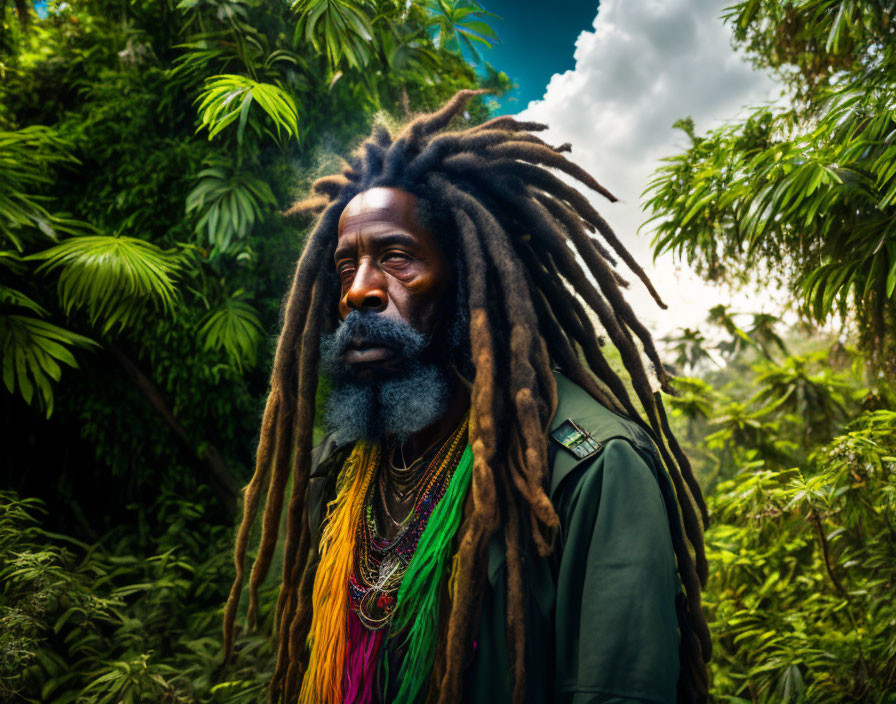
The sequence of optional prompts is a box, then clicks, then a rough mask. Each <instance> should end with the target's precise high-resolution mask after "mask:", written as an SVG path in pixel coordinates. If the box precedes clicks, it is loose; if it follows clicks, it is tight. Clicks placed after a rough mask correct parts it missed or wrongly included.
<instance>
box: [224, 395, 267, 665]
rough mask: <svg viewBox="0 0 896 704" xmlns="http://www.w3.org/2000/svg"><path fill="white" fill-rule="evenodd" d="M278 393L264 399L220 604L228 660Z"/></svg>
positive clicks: (263, 477)
mask: <svg viewBox="0 0 896 704" xmlns="http://www.w3.org/2000/svg"><path fill="white" fill-rule="evenodd" d="M279 401H280V397H279V394H278V393H276V392H271V394H270V395H269V396H268V400H267V402H266V403H265V409H264V416H263V417H262V421H261V435H260V438H259V441H258V449H257V451H256V464H255V474H253V475H252V479H251V480H250V481H249V484H248V486H247V487H246V488H245V490H244V491H243V517H242V520H241V521H240V526H239V528H238V529H237V534H236V541H235V542H236V545H235V547H234V555H233V561H234V565H235V567H236V576H235V577H234V580H233V584H232V585H231V587H230V594H229V596H228V597H227V603H226V604H225V605H224V659H225V660H228V659H229V658H230V656H231V654H232V653H233V640H234V626H235V622H236V611H237V607H238V606H239V602H240V594H241V592H242V590H243V576H244V574H245V569H246V552H247V550H248V548H249V533H250V531H251V529H252V522H253V521H254V520H255V515H256V513H257V512H258V504H259V502H260V500H261V488H262V486H263V484H264V483H265V481H266V479H267V475H268V474H269V470H270V460H271V452H272V448H271V429H272V426H273V425H274V423H275V422H276V417H277V416H278V415H279V412H280V403H279Z"/></svg>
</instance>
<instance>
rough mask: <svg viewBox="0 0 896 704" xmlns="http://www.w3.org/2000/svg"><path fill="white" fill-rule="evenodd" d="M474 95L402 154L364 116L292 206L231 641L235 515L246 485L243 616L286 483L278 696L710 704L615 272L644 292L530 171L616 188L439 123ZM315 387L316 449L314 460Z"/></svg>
mask: <svg viewBox="0 0 896 704" xmlns="http://www.w3.org/2000/svg"><path fill="white" fill-rule="evenodd" d="M475 94H476V92H475V91H464V92H461V93H459V94H458V95H456V96H455V97H454V98H453V99H452V100H451V101H449V102H448V104H447V105H446V106H445V107H444V108H442V109H441V110H440V111H438V112H436V113H433V114H431V115H424V116H421V117H420V118H418V119H416V120H415V121H413V122H412V123H411V124H410V125H409V126H408V127H407V128H406V129H405V130H404V131H403V132H401V133H400V134H399V135H398V136H397V137H396V138H395V139H393V138H392V136H391V135H390V134H389V133H388V132H387V131H386V130H385V129H384V128H382V127H378V128H377V129H376V130H375V131H374V134H373V136H372V137H371V138H370V139H368V140H367V141H366V142H365V143H363V144H362V145H361V147H360V148H359V150H358V151H357V153H356V154H355V156H354V157H353V159H352V160H351V161H350V162H349V164H348V165H347V166H346V168H345V169H344V171H343V173H342V174H341V175H337V176H331V177H327V178H324V179H321V180H319V181H317V182H316V183H315V184H314V186H313V191H314V193H315V194H316V195H315V197H313V198H311V199H309V200H307V201H304V202H302V203H300V204H298V205H297V206H296V207H295V208H294V209H293V211H292V212H294V213H297V212H307V211H318V212H320V217H319V220H318V223H317V226H316V227H315V229H314V230H313V232H312V233H311V235H310V237H309V239H308V242H307V244H306V247H305V250H304V253H303V255H302V258H301V260H300V261H299V264H298V266H297V269H296V274H295V278H294V280H293V284H292V288H291V291H290V293H289V297H288V300H287V303H286V311H285V319H284V323H283V330H282V333H281V336H280V340H279V343H278V349H277V354H276V358H275V361H274V368H273V373H272V380H271V392H270V395H269V398H268V402H267V406H266V408H265V414H264V419H263V422H262V431H261V439H260V442H259V448H258V458H257V469H256V473H255V476H254V477H253V478H252V480H251V482H250V484H249V486H248V487H247V489H246V493H245V507H244V516H243V520H242V524H241V526H240V530H239V532H238V535H237V541H236V550H235V558H236V567H237V575H236V580H235V582H234V586H233V590H232V592H231V597H230V599H229V601H228V604H227V607H226V610H225V651H226V652H227V654H228V655H229V653H230V651H231V649H232V645H233V630H234V621H235V617H236V610H237V606H238V601H239V596H240V593H241V590H242V585H243V580H244V562H245V556H246V552H247V548H248V539H249V534H250V528H251V526H252V522H253V520H254V517H255V516H256V514H257V513H258V509H259V507H260V504H261V500H262V497H263V496H264V495H266V499H265V507H264V513H263V516H262V535H261V541H260V544H259V546H258V553H257V556H256V559H255V563H254V565H253V569H252V573H251V577H250V579H249V606H248V620H249V622H250V624H252V623H254V621H255V618H256V613H257V607H258V605H257V601H258V596H257V594H258V587H259V585H260V584H261V583H262V581H263V580H264V577H265V575H266V574H267V572H268V569H269V567H270V565H271V561H272V557H273V554H274V549H275V544H276V543H277V539H278V534H279V532H280V531H279V525H280V517H281V513H282V510H283V498H284V494H285V488H286V486H287V484H288V482H289V480H290V468H291V470H292V471H291V483H292V490H291V495H290V500H289V504H288V507H287V511H286V516H287V518H286V529H285V541H284V549H283V555H284V564H283V570H282V584H281V589H280V596H279V599H278V603H277V608H276V611H275V623H276V625H277V634H278V644H277V647H278V659H277V665H276V668H275V671H274V673H273V678H272V684H271V698H272V700H275V701H276V700H283V701H286V702H290V703H292V702H295V701H296V700H298V701H300V702H307V703H313V704H323V703H324V702H329V703H332V704H336V703H338V702H365V703H366V702H371V703H372V702H386V701H388V702H393V701H395V702H406V703H412V702H423V701H434V702H459V701H469V702H482V703H485V702H488V703H489V704H498V703H499V702H511V701H512V702H522V701H528V702H548V701H552V702H554V701H555V702H576V703H584V702H672V701H676V699H677V700H678V701H681V702H692V701H705V699H706V689H707V682H706V669H705V662H706V660H708V658H709V650H710V641H709V633H708V630H707V628H706V622H705V620H704V618H703V615H702V612H701V610H700V585H701V582H702V581H703V580H705V571H706V563H705V558H704V555H703V539H702V525H701V524H702V523H705V520H706V515H705V508H704V505H703V501H702V497H701V494H700V489H699V487H698V486H697V484H696V482H695V481H694V478H693V476H692V473H691V470H690V467H689V465H688V463H687V460H686V458H685V457H684V455H683V453H682V452H681V449H680V448H679V446H678V444H677V442H676V441H675V438H674V436H673V435H672V434H671V432H670V430H669V427H668V424H667V422H666V417H665V412H664V410H663V407H662V402H661V400H660V396H659V394H658V393H656V394H655V393H654V392H653V391H652V389H651V379H650V375H649V374H648V371H647V369H646V368H645V365H644V363H643V362H642V356H641V355H642V353H641V351H640V349H639V346H640V348H641V349H643V354H644V355H646V357H647V358H648V359H649V361H650V363H651V366H652V367H653V373H654V374H655V377H656V380H657V381H658V383H659V384H660V385H661V386H662V387H665V384H666V377H665V372H664V371H663V367H662V364H661V363H660V361H659V359H658V356H657V353H656V350H655V348H654V345H653V342H652V340H651V338H650V335H649V333H648V332H647V331H646V329H645V328H644V327H643V325H641V323H640V322H639V321H638V319H637V318H636V317H635V315H634V313H633V312H632V310H631V308H630V307H629V306H628V304H627V303H626V302H625V299H624V298H623V297H622V295H621V291H620V287H624V286H627V284H626V283H625V281H624V280H623V279H622V277H621V275H620V274H619V273H618V272H617V270H616V268H615V266H616V258H618V259H620V260H622V261H623V262H624V263H625V264H626V265H627V266H628V268H629V269H630V270H631V271H632V272H634V274H635V275H636V276H638V277H639V278H640V279H641V280H642V281H643V282H644V283H645V285H647V287H648V288H649V289H650V291H651V293H652V294H653V295H654V297H655V298H656V299H657V301H658V302H659V298H658V297H657V295H656V293H655V292H654V291H653V288H652V286H651V285H650V283H649V281H648V280H647V278H646V276H645V275H644V273H643V271H642V270H641V269H640V268H639V267H638V266H637V264H636V263H635V262H634V261H633V260H632V258H631V256H630V255H629V253H628V252H627V251H626V250H625V249H624V248H623V247H622V245H621V244H620V243H619V242H618V240H617V239H616V237H615V235H614V234H613V233H612V231H611V230H610V228H609V227H608V226H607V224H606V223H605V222H604V220H603V219H602V218H601V217H600V215H599V214H598V213H597V212H595V211H594V209H593V208H592V207H591V205H590V204H589V203H588V201H587V200H586V199H585V198H584V197H583V196H582V195H581V194H580V193H579V192H578V191H576V190H575V189H574V188H573V187H572V186H570V185H568V184H567V183H565V182H564V181H562V180H560V179H559V178H557V177H556V176H555V175H554V174H553V173H552V172H551V171H550V170H549V169H557V170H560V171H563V172H565V173H566V174H568V175H569V176H571V177H573V178H574V179H577V180H578V181H580V182H581V183H584V184H585V185H587V186H589V187H590V188H592V189H594V190H596V191H598V192H600V193H602V194H604V195H605V196H607V197H609V198H611V199H612V196H611V195H610V194H609V193H607V192H606V191H605V190H604V189H603V188H602V187H601V186H600V185H599V184H598V183H597V182H596V181H594V179H593V178H592V177H591V176H589V175H588V174H587V173H585V172H584V171H583V170H582V169H580V168H579V167H577V166H576V165H575V164H573V163H572V162H570V161H568V160H567V159H566V158H565V157H564V156H563V155H562V152H564V151H568V146H566V145H564V146H563V147H560V148H553V147H550V146H549V145H547V144H546V143H544V142H543V141H542V140H541V139H540V138H538V137H537V136H536V135H534V134H532V133H533V132H535V131H538V130H541V129H544V126H543V125H537V124H531V123H521V122H518V121H516V120H514V119H513V118H510V117H500V118H496V119H494V120H492V121H490V122H487V123H485V124H484V125H480V126H478V127H474V128H472V129H467V130H463V131H447V130H446V129H445V128H446V126H447V125H448V123H449V122H450V121H451V120H452V118H454V117H455V116H457V114H458V113H459V112H460V111H461V110H462V108H463V106H464V104H465V103H466V101H467V100H469V99H470V97H471V96H473V95H475ZM589 232H590V233H595V232H596V233H597V234H596V236H594V235H592V234H589ZM611 250H612V254H611ZM660 304H661V305H662V303H661V302H660ZM595 317H596V319H597V320H598V321H599V322H600V325H601V327H603V329H604V332H605V334H606V337H607V338H608V339H609V340H610V341H611V342H612V343H613V345H614V346H615V347H616V349H617V350H618V351H619V355H620V357H621V360H622V363H623V365H624V367H625V370H626V373H627V376H628V383H629V384H630V387H631V389H632V391H633V392H634V394H635V395H636V397H637V400H636V401H635V400H632V399H631V398H630V396H629V391H628V390H627V386H626V383H624V382H623V380H622V379H621V378H620V377H619V376H618V375H617V374H616V373H615V372H614V371H613V369H612V367H611V365H610V364H609V363H608V361H607V360H606V358H605V357H604V355H603V353H602V351H601V342H599V340H598V337H597V334H596V332H595V329H594V325H593V323H592V320H593V319H594V318H595ZM320 373H322V374H323V376H324V378H326V379H327V380H328V382H329V386H330V391H329V394H328V400H327V406H326V409H327V410H326V416H325V419H324V420H325V425H326V426H327V428H328V430H329V431H330V434H329V435H328V437H327V439H326V440H325V442H324V443H322V444H321V445H319V446H318V447H317V448H315V450H314V452H313V453H312V452H311V437H312V427H313V423H314V412H315V396H316V393H317V384H318V376H319V374H320ZM636 402H637V403H638V404H639V405H640V407H641V408H643V409H644V411H643V415H642V414H641V413H639V411H638V410H637V408H636V407H635V403H636ZM698 512H699V513H698ZM700 513H702V517H701V515H699V514H700Z"/></svg>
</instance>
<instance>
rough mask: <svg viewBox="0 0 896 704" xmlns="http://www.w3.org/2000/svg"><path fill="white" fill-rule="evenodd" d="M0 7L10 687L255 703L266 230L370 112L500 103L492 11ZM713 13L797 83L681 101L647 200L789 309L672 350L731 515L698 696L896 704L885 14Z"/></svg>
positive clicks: (224, 0)
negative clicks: (239, 548) (736, 105)
mask: <svg viewBox="0 0 896 704" xmlns="http://www.w3.org/2000/svg"><path fill="white" fill-rule="evenodd" d="M0 13H2V15H0V349H2V374H3V387H2V390H0V409H2V423H3V460H2V470H0V582H2V586H0V701H3V702H7V701H8V702H46V703H48V704H66V703H68V702H84V703H91V704H100V703H110V704H112V703H117V702H127V703H131V702H168V703H187V702H190V703H193V702H203V703H205V702H209V703H210V702H233V703H236V702H257V701H261V700H262V699H263V693H264V688H265V684H266V678H267V676H268V675H269V673H270V671H271V667H270V663H271V655H272V653H271V644H270V642H269V639H268V637H267V635H266V633H267V630H268V627H269V625H270V624H269V622H268V620H266V619H265V617H266V616H269V614H268V613H262V614H261V619H260V620H261V623H262V627H261V629H260V631H259V632H258V633H248V632H244V633H242V634H241V636H240V641H239V643H238V649H239V657H238V658H236V660H235V662H234V663H233V664H231V665H228V666H226V667H224V666H222V665H221V662H220V623H221V608H222V605H223V602H224V600H225V598H226V593H227V590H228V589H229V586H230V583H231V579H232V563H231V555H230V547H231V540H232V534H233V526H234V517H235V515H236V512H237V511H238V502H239V490H240V487H241V486H242V485H243V484H244V483H245V482H246V480H247V479H248V477H249V475H250V472H251V467H252V465H253V461H254V457H253V455H254V449H255V442H256V439H257V433H258V424H259V421H260V415H261V411H262V406H263V403H264V397H265V393H266V389H267V378H268V370H269V365H270V361H271V357H272V353H273V343H274V338H275V335H276V332H277V328H278V313H279V308H280V298H281V296H282V295H283V294H284V292H285V291H286V289H287V284H288V280H289V277H290V274H291V272H292V269H293V267H294V263H295V261H296V258H297V257H298V254H299V252H300V250H301V246H302V242H303V237H304V234H305V230H304V229H303V228H305V227H307V224H301V223H300V224H299V225H297V224H295V223H290V222H287V221H286V220H285V219H284V218H283V217H282V216H281V215H279V211H281V210H283V209H284V208H286V207H288V205H289V204H290V203H291V201H292V200H293V198H295V197H296V196H297V195H298V194H301V193H302V192H303V190H304V189H305V188H306V187H307V185H308V184H309V183H310V180H311V179H312V178H314V177H315V176H316V175H318V174H321V173H323V172H326V171H328V170H332V169H334V168H335V167H337V166H338V157H337V156H336V155H339V154H341V153H345V152H346V151H347V150H348V149H349V148H350V147H351V145H352V144H353V142H354V141H355V140H356V139H358V137H359V136H360V135H363V134H365V133H366V131H367V129H368V128H369V125H370V122H371V120H372V119H373V116H374V115H375V114H376V113H378V112H381V111H384V112H385V113H387V114H388V115H390V116H392V118H393V119H395V120H401V119H403V118H404V117H406V116H407V115H408V114H410V113H411V112H413V111H417V110H424V109H429V108H432V107H435V106H436V105H438V104H440V103H441V102H442V101H443V100H444V99H445V98H446V97H448V96H449V95H451V94H452V93H454V91H455V90H456V89H458V88H461V87H470V86H473V85H481V86H487V87H490V88H493V89H495V90H496V91H499V92H500V91H501V90H505V89H507V88H508V86H509V79H508V78H507V76H506V75H505V74H503V73H501V72H500V70H499V69H500V67H497V68H493V67H491V66H489V65H488V64H486V63H485V62H484V61H483V60H482V59H481V58H480V55H479V53H478V52H477V48H479V47H481V46H485V45H488V44H489V43H491V42H493V41H495V40H496V38H497V37H496V33H495V29H494V28H495V26H496V24H495V18H494V17H493V16H491V15H489V14H488V13H486V12H484V11H483V10H482V8H481V7H479V6H478V5H477V4H476V3H475V2H474V1H473V0H421V1H420V2H408V3H405V2H401V1H400V0H377V2H373V3H366V2H361V1H360V0H294V1H293V2H292V4H290V3H289V2H271V1H268V2H263V1H262V0H179V2H175V1H174V0H136V1H133V0H132V1H130V2H129V1H127V0H84V1H79V2H64V1H59V0H52V1H51V2H50V3H49V5H48V6H45V7H44V6H41V7H40V11H37V9H36V8H35V7H34V6H33V5H32V4H31V3H30V2H28V0H13V1H12V2H8V1H7V0H0ZM726 21H728V22H729V23H731V25H732V26H733V27H734V29H735V35H736V41H737V43H738V44H739V45H740V46H741V47H743V48H744V49H745V50H746V51H747V52H748V55H749V56H750V57H751V59H752V60H753V61H754V62H755V64H756V66H757V68H759V69H762V70H766V71H770V72H773V73H775V74H776V75H777V76H778V77H779V78H780V79H781V80H782V81H783V82H784V84H785V85H786V86H787V95H786V96H785V97H786V99H785V100H782V101H781V103H780V106H778V107H775V106H757V107H756V108H755V109H754V110H752V111H751V112H750V113H749V114H748V115H747V116H746V117H744V119H741V120H739V121H737V122H734V123H731V124H728V125H725V126H723V127H721V128H719V129H717V130H714V131H712V132H710V133H709V134H702V135H698V134H696V133H695V129H694V125H693V123H692V122H691V121H689V120H688V119H687V116H686V115H682V116H681V118H682V120H681V121H680V122H679V123H678V125H677V126H678V127H680V128H681V129H682V130H683V132H684V133H685V134H686V135H687V137H688V143H689V146H687V148H686V149H684V150H683V151H682V152H681V153H679V154H676V155H670V157H669V159H668V160H667V161H665V162H664V166H663V167H662V168H661V169H660V170H659V171H658V172H657V173H656V174H655V178H654V180H653V182H652V183H651V185H650V186H649V188H648V190H647V192H646V193H645V202H646V204H647V206H648V209H649V211H650V212H651V214H652V215H653V217H654V219H653V220H652V221H651V222H650V223H649V224H648V225H647V228H648V229H649V231H652V232H653V233H654V236H655V239H654V247H655V251H656V252H657V253H660V252H666V251H672V252H675V253H677V254H678V255H679V256H681V257H682V258H684V259H685V260H687V261H688V262H689V263H690V264H691V265H692V266H694V267H695V268H696V269H697V271H698V272H700V274H701V275H702V276H704V277H705V278H706V279H707V280H710V281H715V282H718V283H719V285H720V286H742V287H752V286H758V285H762V284H765V283H767V282H769V281H773V282H775V283H776V284H777V285H779V286H781V289H782V290H783V291H786V292H787V301H786V307H787V312H786V314H784V315H783V316H782V318H777V317H774V316H772V315H769V314H766V313H754V312H752V311H736V310H731V309H729V308H726V307H724V306H716V307H713V308H712V309H711V310H709V311H708V318H707V322H706V324H705V325H704V326H703V327H702V328H700V329H683V330H680V331H678V332H677V333H674V334H672V335H669V336H668V337H666V339H665V340H664V343H665V345H666V350H667V358H668V360H669V366H670V368H671V369H672V371H673V372H674V373H675V374H676V376H677V380H676V387H677V390H678V393H677V395H675V396H669V397H668V398H667V399H666V401H667V404H668V406H669V407H670V408H671V409H672V413H673V420H674V423H675V424H676V428H677V432H678V435H679V437H680V438H681V439H682V441H683V442H684V444H685V445H686V447H687V450H688V452H689V454H690V455H691V457H692V458H693V461H694V463H695V464H696V466H697V469H698V474H699V477H700V479H701V482H702V485H703V487H704V491H705V493H706V494H707V497H708V500H709V504H710V512H711V518H712V525H711V527H710V528H709V530H708V532H707V535H706V540H707V545H708V551H709V555H710V560H711V563H710V569H711V575H710V582H709V585H708V588H707V590H706V592H705V595H704V598H705V603H706V609H707V613H708V616H709V618H710V623H711V628H712V630H713V633H714V638H715V651H714V656H713V661H712V672H713V696H714V698H715V700H716V701H719V702H896V598H894V594H896V512H894V508H896V411H894V409H896V391H894V386H893V384H894V381H896V307H894V300H896V299H894V291H896V203H894V201H896V5H894V4H893V3H891V2H885V1H884V0H849V1H838V2H834V1H833V0H747V1H744V2H739V3H737V4H734V5H732V6H731V7H730V8H728V9H727V10H726ZM490 109H491V107H490V104H489V101H488V99H485V100H479V101H478V102H476V103H475V104H474V105H473V107H471V109H470V110H469V113H468V116H467V118H468V120H470V121H481V120H484V119H486V118H487V117H488V116H489V114H490ZM628 235H630V233H623V236H624V237H625V236H628ZM785 321H786V322H785ZM271 596H272V595H271ZM264 603H266V604H267V606H268V607H270V606H271V603H272V599H271V598H269V599H267V600H264Z"/></svg>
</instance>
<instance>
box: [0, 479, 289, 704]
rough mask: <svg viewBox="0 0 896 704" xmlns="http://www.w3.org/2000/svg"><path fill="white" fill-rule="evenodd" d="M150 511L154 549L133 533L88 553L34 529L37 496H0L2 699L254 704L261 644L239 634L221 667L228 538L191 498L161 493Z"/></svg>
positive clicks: (263, 654) (263, 670)
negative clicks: (145, 549)
mask: <svg viewBox="0 0 896 704" xmlns="http://www.w3.org/2000/svg"><path fill="white" fill-rule="evenodd" d="M154 509H155V511H157V512H158V514H159V515H158V518H160V519H161V520H162V521H163V522H165V523H167V528H166V529H165V530H164V531H163V532H161V533H160V534H159V535H157V536H155V537H154V539H153V543H154V547H155V548H156V549H158V550H160V552H158V553H157V554H155V555H147V556H142V555H140V554H139V553H136V552H135V551H134V548H135V544H136V542H137V541H135V540H134V536H133V534H131V535H130V536H126V535H125V532H124V531H119V532H118V534H110V535H108V536H106V538H105V540H103V541H100V542H99V543H97V544H95V545H87V544H85V543H82V542H80V541H75V540H72V539H69V538H64V537H63V536H60V535H56V534H53V533H49V532H47V531H46V530H45V529H44V528H42V527H41V525H40V522H39V521H38V517H39V515H40V513H42V508H41V505H40V502H38V501H37V500H35V499H19V498H18V497H16V496H15V495H13V494H9V493H5V492H4V493H3V494H2V495H0V579H2V582H3V585H4V587H3V591H2V593H0V653H2V655H0V696H2V697H3V700H4V701H21V702H25V701H41V702H47V704H63V703H65V702H73V701H78V702H84V704H109V703H111V702H115V703H117V702H134V703H138V702H147V701H152V702H170V703H171V704H179V703H181V702H182V703H184V704H186V703H187V702H190V703H194V702H208V703H212V702H228V703H233V704H236V703H237V702H246V703H248V702H255V701H257V700H258V698H259V695H260V693H261V692H262V691H263V689H264V686H265V684H266V681H267V678H268V677H269V674H270V668H271V666H272V664H273V663H272V657H273V653H272V652H271V649H270V645H269V643H268V642H267V639H266V638H262V637H259V636H257V635H254V636H247V637H243V638H241V639H240V643H239V647H240V649H241V651H242V655H241V662H240V663H239V664H238V665H237V666H231V667H224V666H222V664H221V662H220V645H219V633H218V632H219V630H220V605H221V603H222V602H223V600H224V599H225V598H226V591H227V582H228V581H229V580H228V579H227V574H228V572H229V555H228V545H229V541H230V531H229V530H227V529H226V528H224V527H220V526H214V525H209V524H208V523H207V520H206V519H207V515H206V511H205V509H204V507H203V505H202V503H201V502H197V503H191V502H187V501H184V500H182V499H176V498H175V497H173V496H170V495H164V494H163V495H162V496H160V498H159V499H158V500H157V501H156V503H155V506H154ZM267 598H268V599H269V600H273V595H272V594H268V595H267ZM262 617H263V618H264V619H265V623H266V624H268V625H269V617H270V613H269V610H267V611H265V612H264V613H263V614H262Z"/></svg>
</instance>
